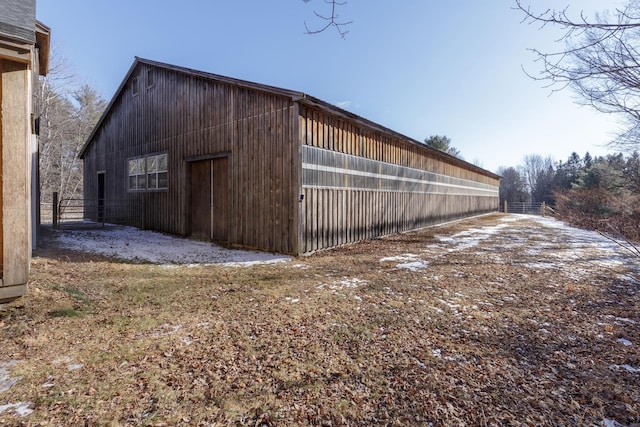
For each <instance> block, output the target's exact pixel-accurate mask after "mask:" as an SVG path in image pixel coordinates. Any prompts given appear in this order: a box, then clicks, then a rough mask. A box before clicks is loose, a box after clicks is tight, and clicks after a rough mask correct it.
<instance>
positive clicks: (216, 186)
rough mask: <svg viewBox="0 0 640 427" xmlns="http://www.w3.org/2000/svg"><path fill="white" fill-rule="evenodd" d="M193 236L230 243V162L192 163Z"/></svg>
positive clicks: (219, 159)
mask: <svg viewBox="0 0 640 427" xmlns="http://www.w3.org/2000/svg"><path fill="white" fill-rule="evenodd" d="M190 188H191V236H192V237H195V238H197V239H205V240H215V241H218V242H221V243H226V242H228V240H229V235H228V228H229V159H228V158H227V157H221V158H216V159H211V160H203V161H197V162H193V163H191V182H190Z"/></svg>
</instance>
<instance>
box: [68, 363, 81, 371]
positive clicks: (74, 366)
mask: <svg viewBox="0 0 640 427" xmlns="http://www.w3.org/2000/svg"><path fill="white" fill-rule="evenodd" d="M83 366H84V364H83V363H73V364H71V365H69V366H67V369H68V370H70V371H77V370H78V369H82V367H83Z"/></svg>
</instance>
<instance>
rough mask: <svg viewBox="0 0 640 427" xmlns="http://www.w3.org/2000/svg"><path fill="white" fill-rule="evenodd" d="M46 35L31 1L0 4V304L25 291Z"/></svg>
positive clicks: (46, 56)
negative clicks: (39, 100)
mask: <svg viewBox="0 0 640 427" xmlns="http://www.w3.org/2000/svg"><path fill="white" fill-rule="evenodd" d="M49 39H50V30H49V28H47V27H46V26H45V25H43V24H42V23H40V22H38V21H37V20H36V4H35V0H2V9H1V12H0V274H1V277H0V302H6V301H10V300H12V299H15V298H18V297H20V296H22V295H23V294H24V293H25V292H26V290H27V280H28V276H29V265H30V262H31V250H32V247H33V245H34V244H35V236H36V233H35V231H36V230H37V208H38V187H37V171H38V141H37V138H36V136H37V133H38V76H39V75H44V74H46V71H47V64H48V61H49Z"/></svg>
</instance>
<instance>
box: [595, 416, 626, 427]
mask: <svg viewBox="0 0 640 427" xmlns="http://www.w3.org/2000/svg"><path fill="white" fill-rule="evenodd" d="M600 424H601V425H602V427H626V425H625V424H620V423H619V422H617V421H616V420H610V419H608V418H605V419H604V420H602V422H601V423H600Z"/></svg>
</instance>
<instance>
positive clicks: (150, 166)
mask: <svg viewBox="0 0 640 427" xmlns="http://www.w3.org/2000/svg"><path fill="white" fill-rule="evenodd" d="M157 170H158V158H157V157H156V156H151V157H147V173H151V172H156V171H157Z"/></svg>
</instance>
